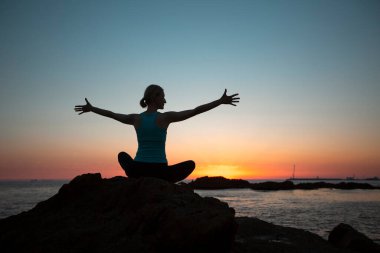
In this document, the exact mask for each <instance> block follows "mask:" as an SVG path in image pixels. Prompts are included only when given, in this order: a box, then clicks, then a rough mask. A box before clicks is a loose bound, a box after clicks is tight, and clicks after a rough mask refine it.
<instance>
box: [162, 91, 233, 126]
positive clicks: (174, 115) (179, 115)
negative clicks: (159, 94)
mask: <svg viewBox="0 0 380 253" xmlns="http://www.w3.org/2000/svg"><path fill="white" fill-rule="evenodd" d="M238 95H239V94H237V93H236V94H233V95H231V96H228V95H227V89H225V90H224V93H223V95H222V97H221V98H220V99H217V100H215V101H212V102H210V103H207V104H204V105H200V106H198V107H196V108H194V109H192V110H186V111H181V112H167V113H165V116H164V120H165V121H166V123H167V124H170V123H172V122H178V121H182V120H186V119H188V118H191V117H194V116H195V115H198V114H201V113H204V112H207V111H209V110H211V109H214V108H215V107H217V106H219V105H222V104H227V105H233V106H236V103H239V100H240V98H239V97H237V96H238Z"/></svg>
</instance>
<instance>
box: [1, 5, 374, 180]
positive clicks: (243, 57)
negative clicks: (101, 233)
mask: <svg viewBox="0 0 380 253" xmlns="http://www.w3.org/2000/svg"><path fill="white" fill-rule="evenodd" d="M152 83H155V84H159V85H161V86H162V87H163V88H164V89H165V94H166V100H167V104H166V106H165V109H164V110H163V111H179V110H185V109H192V108H194V107H196V106H198V105H201V104H204V103H207V102H211V101H213V100H215V99H218V98H219V97H220V96H221V95H222V94H223V91H224V89H225V88H227V90H228V93H229V94H232V93H239V94H240V97H241V102H240V103H239V104H238V106H236V107H234V106H228V105H224V106H220V107H218V108H216V109H214V110H212V111H210V112H207V113H205V114H201V115H199V116H196V117H194V118H191V119H189V120H187V121H183V122H179V123H174V124H172V125H170V127H169V129H168V137H167V149H166V153H167V158H168V161H169V164H174V163H177V162H181V161H184V160H189V159H192V160H194V161H195V162H196V164H197V167H196V170H195V172H194V173H193V174H192V175H191V177H190V178H196V177H200V176H206V175H209V176H217V175H220V176H225V177H227V178H245V179H274V178H276V179H281V178H288V177H290V176H291V175H292V172H293V164H295V165H296V177H317V176H319V177H342V178H345V177H347V176H356V177H360V178H363V177H373V176H380V1H377V0H374V1H370V0H366V1H359V0H356V1H352V0H334V1H332V0H326V1H322V0H314V1H305V0H297V1H296V0H294V1H292V0H289V1H280V0H278V1H276V0H273V1H268V0H262V1H255V0H246V1H243V0H234V1H232V0H230V1H224V0H193V1H190V0H189V1H186V0H171V1H169V0H168V1H144V0H141V1H140V0H139V1H137V0H135V1H124V0H120V1H94V0H92V1H81V0H71V1H70V0H61V1H59V0H45V1H41V0H35V1H30V0H20V1H13V0H2V1H1V2H0V105H1V106H0V127H1V131H0V179H28V178H37V179H47V178H65V179H70V178H73V177H75V176H76V175H79V174H83V173H93V172H100V173H102V175H103V177H113V176H117V175H123V171H122V170H121V168H120V167H119V165H118V162H117V154H118V153H119V152H120V151H126V152H128V153H130V154H131V155H132V156H133V157H134V155H135V153H136V150H137V140H136V135H135V131H134V129H133V127H131V126H128V125H123V124H121V123H119V122H116V121H113V120H111V119H107V118H104V117H101V116H99V115H95V114H92V113H88V114H83V115H80V116H78V115H77V114H76V113H75V112H74V106H75V105H78V104H84V98H85V97H86V98H88V99H89V101H90V102H91V103H92V104H93V105H94V106H97V107H101V108H105V109H109V110H112V111H114V112H118V113H126V114H128V113H139V112H142V111H143V109H142V108H141V107H140V106H139V101H140V99H141V98H142V96H143V92H144V89H145V88H146V86H148V85H149V84H152Z"/></svg>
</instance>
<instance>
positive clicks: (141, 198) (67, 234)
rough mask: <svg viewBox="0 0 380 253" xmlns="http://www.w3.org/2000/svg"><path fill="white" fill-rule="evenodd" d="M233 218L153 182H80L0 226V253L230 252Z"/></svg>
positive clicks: (92, 177)
mask: <svg viewBox="0 0 380 253" xmlns="http://www.w3.org/2000/svg"><path fill="white" fill-rule="evenodd" d="M235 232H236V223H235V220H234V210H233V209H232V208H229V207H228V205H227V204H226V203H223V202H221V201H219V200H217V199H215V198H202V197H200V196H199V195H197V194H195V193H194V192H193V191H192V190H190V189H187V188H184V187H181V186H179V185H175V184H172V183H168V182H166V181H163V180H160V179H155V178H141V179H127V178H125V177H115V178H111V179H102V178H101V175H100V174H87V175H82V176H78V177H76V178H75V179H73V180H72V181H71V182H70V183H69V184H66V185H64V186H63V187H62V188H61V189H60V190H59V192H58V193H57V194H56V195H55V196H53V197H52V198H50V199H48V200H46V201H44V202H41V203H39V204H38V205H37V206H36V207H35V208H33V209H32V210H30V211H28V212H24V213H21V214H19V215H15V216H11V217H9V218H6V219H3V220H0V245H1V252H3V253H4V252H74V253H75V252H92V253H94V252H209V250H210V249H212V250H215V252H229V251H230V249H231V247H232V245H233V241H234V235H235Z"/></svg>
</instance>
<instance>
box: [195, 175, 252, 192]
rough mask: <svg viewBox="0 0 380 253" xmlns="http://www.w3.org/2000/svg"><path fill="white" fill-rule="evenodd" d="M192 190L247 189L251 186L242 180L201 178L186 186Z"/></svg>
mask: <svg viewBox="0 0 380 253" xmlns="http://www.w3.org/2000/svg"><path fill="white" fill-rule="evenodd" d="M188 185H189V186H190V187H191V188H193V189H198V190H202V189H203V190H216V189H232V188H249V187H250V186H251V184H250V183H249V182H248V181H245V180H242V179H227V178H224V177H201V178H197V179H196V180H195V181H191V182H190V183H189V184H188Z"/></svg>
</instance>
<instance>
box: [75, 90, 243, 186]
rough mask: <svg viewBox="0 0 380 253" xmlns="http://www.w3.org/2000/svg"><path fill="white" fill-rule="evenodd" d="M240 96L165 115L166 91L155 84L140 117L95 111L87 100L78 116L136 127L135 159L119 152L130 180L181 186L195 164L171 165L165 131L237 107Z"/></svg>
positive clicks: (224, 97) (145, 101) (141, 102)
mask: <svg viewBox="0 0 380 253" xmlns="http://www.w3.org/2000/svg"><path fill="white" fill-rule="evenodd" d="M237 96H238V94H233V95H231V96H228V95H227V90H224V93H223V95H222V97H221V98H220V99H217V100H215V101H212V102H210V103H208V104H204V105H201V106H198V107H196V108H195V109H192V110H185V111H180V112H164V113H160V112H158V110H160V109H164V105H165V103H166V100H165V93H164V90H163V89H162V88H161V87H160V86H158V85H155V84H152V85H149V86H148V87H147V88H146V90H145V93H144V97H143V98H142V99H141V100H140V105H141V106H142V107H143V108H145V107H147V110H146V111H145V112H143V113H140V114H119V113H114V112H111V111H108V110H104V109H100V108H97V107H94V106H92V105H91V104H90V102H89V101H88V100H87V98H86V99H85V100H86V104H85V105H77V106H75V111H76V112H79V115H80V114H82V113H86V112H94V113H96V114H99V115H101V116H105V117H109V118H112V119H115V120H117V121H120V122H122V123H124V124H128V125H133V126H134V128H135V130H136V134H137V141H138V149H137V153H136V157H135V159H132V157H131V156H129V155H128V154H127V153H125V152H120V153H119V155H118V160H119V163H120V165H121V167H122V168H123V169H124V171H125V173H126V175H127V176H128V177H134V178H138V177H157V178H161V179H164V180H167V181H169V182H173V183H175V182H178V181H181V180H183V179H185V178H186V177H187V176H189V175H190V174H191V172H193V170H194V169H195V163H194V162H193V161H185V162H181V163H178V164H174V165H168V162H167V159H166V153H165V142H166V130H167V128H168V126H169V125H170V124H171V123H174V122H178V121H183V120H186V119H188V118H191V117H193V116H195V115H198V114H200V113H203V112H206V111H209V110H211V109H213V108H215V107H217V106H219V105H221V104H230V105H233V106H236V103H238V102H239V100H240V98H239V97H237Z"/></svg>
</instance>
